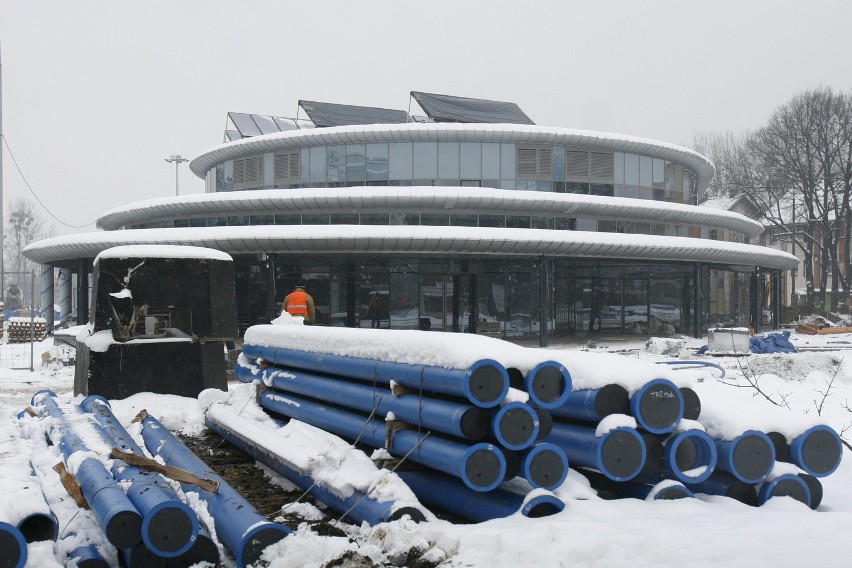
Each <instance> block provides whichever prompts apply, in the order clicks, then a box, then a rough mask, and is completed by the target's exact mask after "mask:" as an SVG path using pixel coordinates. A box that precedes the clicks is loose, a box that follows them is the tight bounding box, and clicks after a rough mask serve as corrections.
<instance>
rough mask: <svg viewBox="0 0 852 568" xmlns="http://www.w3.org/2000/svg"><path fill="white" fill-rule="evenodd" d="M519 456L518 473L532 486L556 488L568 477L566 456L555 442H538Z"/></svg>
mask: <svg viewBox="0 0 852 568" xmlns="http://www.w3.org/2000/svg"><path fill="white" fill-rule="evenodd" d="M519 457H520V459H521V463H520V466H519V473H520V474H521V476H523V478H524V479H526V480H527V481H528V482H529V484H530V485H532V486H533V487H534V488H539V487H540V488H542V489H548V490H550V489H556V488H557V487H559V486H560V485H562V484H563V483H564V482H565V478H566V477H568V467H569V464H568V456H567V455H565V451H564V450H563V449H562V448H560V447H559V446H557V445H556V444H551V443H550V442H539V443H537V444H535V445H534V446H532V447H531V448H529V449H527V450H525V451H524V452H522V453H521V455H520V456H519Z"/></svg>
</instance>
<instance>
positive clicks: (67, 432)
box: [32, 390, 142, 548]
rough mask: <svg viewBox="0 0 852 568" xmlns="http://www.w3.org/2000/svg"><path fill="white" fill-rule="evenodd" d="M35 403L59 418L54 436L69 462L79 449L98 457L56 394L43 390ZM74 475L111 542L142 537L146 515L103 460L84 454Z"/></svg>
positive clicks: (128, 544)
mask: <svg viewBox="0 0 852 568" xmlns="http://www.w3.org/2000/svg"><path fill="white" fill-rule="evenodd" d="M32 404H33V406H40V407H41V408H43V409H44V410H45V412H46V413H47V415H48V416H50V417H51V418H53V419H54V420H55V421H56V423H55V424H54V425H53V426H52V429H51V439H53V440H54V443H56V445H57V446H58V448H59V451H60V452H61V453H62V456H63V457H64V458H65V463H66V465H67V464H68V463H69V461H73V460H72V459H71V458H72V457H73V458H75V460H76V459H77V455H76V454H78V452H79V456H94V453H92V452H91V450H89V448H88V447H86V445H85V444H84V443H83V440H81V439H80V437H79V436H77V434H75V433H74V431H73V430H72V428H71V425H70V424H69V423H68V421H67V420H66V419H65V415H64V413H63V412H62V410H61V409H60V408H59V405H58V404H57V402H56V394H54V393H53V392H51V391H47V390H43V391H39V392H37V393H36V394H35V395H33V398H32ZM72 475H73V476H74V479H75V480H76V481H77V483H78V484H79V485H80V490H81V491H82V493H83V497H85V498H86V501H87V502H88V503H89V506H90V507H91V509H92V512H93V513H94V515H95V518H96V519H97V520H98V523H99V524H100V526H101V528H102V529H103V531H104V534H105V535H106V537H107V540H109V542H110V543H111V544H113V545H114V546H116V547H118V548H127V547H131V546H134V545H135V544H136V543H138V542H139V541H140V540H142V516H141V515H140V514H139V511H137V510H136V508H135V507H134V506H133V504H132V503H131V502H130V500H129V499H128V498H127V495H125V493H124V490H123V489H122V488H121V487H120V485H119V483H118V482H117V481H116V480H115V478H113V476H112V475H111V474H110V473H109V472H108V471H107V470H106V468H105V467H104V465H103V464H102V463H101V462H100V461H99V460H97V459H95V458H94V457H84V458H83V459H82V461H81V462H80V464H79V466H77V468H76V471H73V472H72Z"/></svg>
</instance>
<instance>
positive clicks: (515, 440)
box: [491, 401, 540, 451]
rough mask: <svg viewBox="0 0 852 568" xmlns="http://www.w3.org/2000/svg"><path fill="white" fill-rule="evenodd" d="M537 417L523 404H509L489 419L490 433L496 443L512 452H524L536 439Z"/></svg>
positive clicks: (533, 411)
mask: <svg viewBox="0 0 852 568" xmlns="http://www.w3.org/2000/svg"><path fill="white" fill-rule="evenodd" d="M539 427H540V426H539V415H538V413H537V412H536V410H535V409H534V408H533V407H532V406H530V405H529V404H527V403H525V402H518V401H514V402H509V403H506V404H504V405H503V406H502V407H500V410H498V411H497V412H495V413H494V416H493V417H492V418H491V433H492V434H493V437H494V439H495V440H496V441H497V443H498V444H499V445H500V446H502V447H504V448H506V449H508V450H513V451H520V450H525V449H527V448H529V447H530V446H532V445H533V444H534V443H535V441H536V440H537V439H538V433H539Z"/></svg>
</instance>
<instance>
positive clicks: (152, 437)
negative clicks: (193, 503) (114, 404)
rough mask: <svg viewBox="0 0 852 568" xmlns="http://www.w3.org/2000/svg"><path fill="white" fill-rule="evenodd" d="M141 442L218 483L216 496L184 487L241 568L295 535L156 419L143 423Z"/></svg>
mask: <svg viewBox="0 0 852 568" xmlns="http://www.w3.org/2000/svg"><path fill="white" fill-rule="evenodd" d="M142 438H143V439H144V440H145V446H146V447H147V448H148V451H150V452H151V454H153V455H159V456H160V457H162V458H163V460H164V461H165V463H166V464H167V465H171V466H174V467H179V468H181V469H185V470H188V471H190V472H192V473H193V474H195V475H197V476H198V477H201V478H204V479H212V480H213V481H216V482H218V483H219V490H218V492H217V493H210V492H208V491H205V490H204V489H201V488H200V487H198V486H196V485H192V484H190V483H181V487H182V488H183V490H184V491H194V492H196V493H198V495H199V496H200V497H201V499H203V500H204V501H205V502H206V503H207V510H208V511H209V512H210V515H211V516H212V517H213V519H214V521H215V523H216V534H217V536H218V537H219V540H221V541H222V543H224V545H225V546H226V547H228V549H229V550H230V551H231V552H232V553H233V555H234V556H235V558H236V563H237V566H238V567H239V568H245V566H247V565H249V564H254V563H256V562H257V560H258V559H259V558H260V555H261V554H262V553H263V550H264V549H265V548H266V547H267V546H270V545H272V544H275V543H276V542H278V541H280V540H281V539H283V538H284V537H286V536H287V535H288V534H291V533H292V531H291V530H290V529H288V528H287V527H285V526H284V525H280V524H278V523H272V522H270V521H269V520H267V519H266V517H264V516H263V515H261V514H259V513H258V512H257V510H255V508H254V507H253V506H252V505H251V503H249V502H248V501H246V500H245V499H244V498H243V497H242V496H241V495H240V494H239V493H237V491H236V490H235V489H234V488H233V487H231V486H230V485H228V483H227V482H225V480H224V479H222V478H221V477H220V476H219V475H217V474H216V473H215V472H214V471H213V470H211V469H210V467H208V466H207V464H205V463H204V462H203V461H201V459H199V458H198V457H197V456H196V455H195V454H193V453H192V451H190V450H189V448H187V447H186V446H184V445H183V443H182V442H181V441H180V440H179V439H178V438H177V437H175V436H174V435H172V433H171V432H169V430H168V428H166V427H165V426H163V425H162V424H160V422H159V421H158V420H157V419H156V418H154V417H153V416H150V415H149V416H146V417H145V418H144V419H143V420H142Z"/></svg>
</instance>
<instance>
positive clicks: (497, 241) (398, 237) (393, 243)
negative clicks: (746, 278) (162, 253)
mask: <svg viewBox="0 0 852 568" xmlns="http://www.w3.org/2000/svg"><path fill="white" fill-rule="evenodd" d="M186 243H195V244H197V245H198V246H203V247H210V248H215V249H217V250H222V251H225V252H228V253H230V254H238V253H261V252H282V253H309V254H318V253H328V254H340V253H394V254H428V253H438V254H489V255H507V256H519V255H550V256H565V257H579V258H620V259H634V260H656V261H663V260H666V261H682V262H691V261H702V262H710V263H724V264H741V265H754V266H764V267H769V268H781V269H789V268H794V267H796V266H798V259H796V257H795V256H793V255H791V254H789V253H786V252H782V251H778V250H774V249H770V248H768V247H763V246H757V245H747V244H741V243H733V242H727V241H715V240H709V239H695V238H688V237H666V236H657V235H637V234H621V233H597V232H585V231H552V230H540V229H502V228H491V227H453V228H452V230H451V231H450V230H448V228H447V227H433V226H422V225H414V226H409V225H387V226H378V225H369V226H368V225H294V226H288V225H257V226H240V227H197V228H170V229H135V230H125V231H108V232H103V231H101V232H94V233H82V234H75V235H65V236H62V237H53V238H50V239H45V240H42V241H38V242H36V243H33V244H31V245H29V246H27V247H26V248H25V249H24V255H25V256H26V257H27V258H29V259H30V260H32V261H34V262H38V263H41V264H49V263H52V262H59V261H62V260H68V259H76V258H92V257H94V256H96V255H97V254H99V253H100V252H102V251H103V250H104V249H106V248H109V247H113V246H118V245H131V244H145V245H149V244H172V245H176V244H186Z"/></svg>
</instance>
